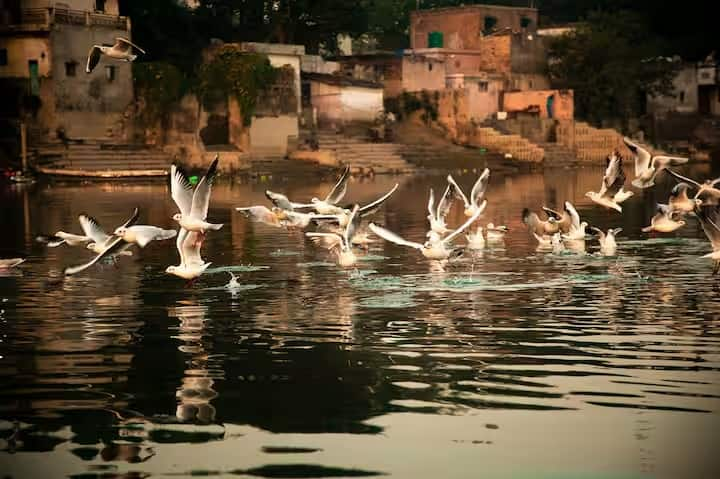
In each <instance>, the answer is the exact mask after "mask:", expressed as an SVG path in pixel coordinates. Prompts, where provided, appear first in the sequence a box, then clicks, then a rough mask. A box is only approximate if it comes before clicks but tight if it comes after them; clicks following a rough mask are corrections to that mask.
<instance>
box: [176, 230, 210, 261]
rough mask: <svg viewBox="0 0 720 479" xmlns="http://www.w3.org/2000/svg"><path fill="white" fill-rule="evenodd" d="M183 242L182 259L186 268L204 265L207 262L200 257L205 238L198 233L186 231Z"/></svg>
mask: <svg viewBox="0 0 720 479" xmlns="http://www.w3.org/2000/svg"><path fill="white" fill-rule="evenodd" d="M186 233H187V234H186V235H185V238H184V239H183V242H182V247H181V248H182V254H181V258H182V260H183V264H184V265H185V266H193V265H202V264H205V261H204V260H203V259H202V258H201V257H200V248H201V247H202V243H203V236H202V234H201V233H198V232H197V231H186Z"/></svg>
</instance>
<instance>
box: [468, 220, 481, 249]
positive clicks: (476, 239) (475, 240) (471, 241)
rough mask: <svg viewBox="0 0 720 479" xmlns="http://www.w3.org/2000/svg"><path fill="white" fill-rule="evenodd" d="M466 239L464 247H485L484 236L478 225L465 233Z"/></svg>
mask: <svg viewBox="0 0 720 479" xmlns="http://www.w3.org/2000/svg"><path fill="white" fill-rule="evenodd" d="M465 238H466V239H467V246H466V248H468V249H472V250H479V249H483V248H484V247H485V238H484V237H483V227H482V226H478V227H477V229H476V230H475V232H474V233H468V234H466V235H465Z"/></svg>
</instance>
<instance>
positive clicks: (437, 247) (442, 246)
mask: <svg viewBox="0 0 720 479" xmlns="http://www.w3.org/2000/svg"><path fill="white" fill-rule="evenodd" d="M486 206H487V200H485V201H483V202H482V204H480V205H479V206H478V208H477V209H476V210H475V213H474V214H473V216H471V217H470V218H468V220H467V221H465V223H463V224H462V225H461V226H460V227H459V228H458V229H456V230H455V231H453V232H452V233H450V234H449V235H447V236H446V237H444V238H438V237H435V238H433V237H431V238H430V239H429V240H428V241H426V242H425V243H415V242H413V241H407V240H405V239H403V238H401V237H400V236H398V235H397V234H395V233H393V232H392V231H390V230H387V229H385V228H382V227H380V226H377V225H376V224H374V223H370V225H369V226H370V230H371V231H372V232H373V233H375V234H376V235H378V236H379V237H381V238H383V239H385V240H387V241H390V242H391V243H395V244H398V245H400V246H408V247H410V248H415V249H417V250H419V251H420V252H421V253H422V254H423V256H425V257H426V258H427V259H433V260H444V259H448V258H449V257H450V256H452V255H453V254H454V253H455V248H452V247H451V245H450V243H451V242H452V240H454V239H455V238H456V237H457V236H458V235H460V233H462V232H463V231H465V230H466V229H467V228H468V227H469V226H470V225H471V224H473V223H474V222H475V221H476V220H477V219H478V218H479V217H480V215H481V214H482V212H483V211H484V210H485V207H486Z"/></svg>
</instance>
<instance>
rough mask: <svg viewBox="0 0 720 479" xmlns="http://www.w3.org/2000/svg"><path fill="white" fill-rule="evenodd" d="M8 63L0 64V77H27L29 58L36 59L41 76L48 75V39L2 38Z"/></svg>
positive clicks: (28, 73)
mask: <svg viewBox="0 0 720 479" xmlns="http://www.w3.org/2000/svg"><path fill="white" fill-rule="evenodd" d="M0 43H1V45H2V48H6V49H7V58H8V64H7V65H3V66H0V77H3V78H7V77H12V78H29V77H30V71H29V68H28V61H29V60H37V61H38V67H39V70H40V76H41V77H47V76H49V75H50V64H51V60H50V41H49V39H48V38H47V37H16V38H12V37H9V38H3V39H2V42H0Z"/></svg>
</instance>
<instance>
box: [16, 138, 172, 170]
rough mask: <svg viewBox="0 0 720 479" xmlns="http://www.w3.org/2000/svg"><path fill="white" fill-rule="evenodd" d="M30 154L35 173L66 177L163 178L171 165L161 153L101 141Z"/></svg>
mask: <svg viewBox="0 0 720 479" xmlns="http://www.w3.org/2000/svg"><path fill="white" fill-rule="evenodd" d="M29 150H30V153H31V159H32V161H31V165H32V166H33V167H34V168H35V169H36V170H38V171H39V172H41V173H47V174H57V175H66V176H87V177H92V176H102V177H113V176H118V177H120V176H165V175H167V174H168V171H169V169H170V163H171V162H172V158H171V157H170V156H169V155H168V154H166V153H164V152H163V151H161V150H157V149H151V148H148V147H146V146H144V145H130V144H115V143H110V142H109V141H108V142H106V141H102V140H86V141H84V142H72V143H70V144H69V145H68V146H65V145H63V144H62V143H45V144H36V145H33V146H32V147H31V148H30V149H29Z"/></svg>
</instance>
